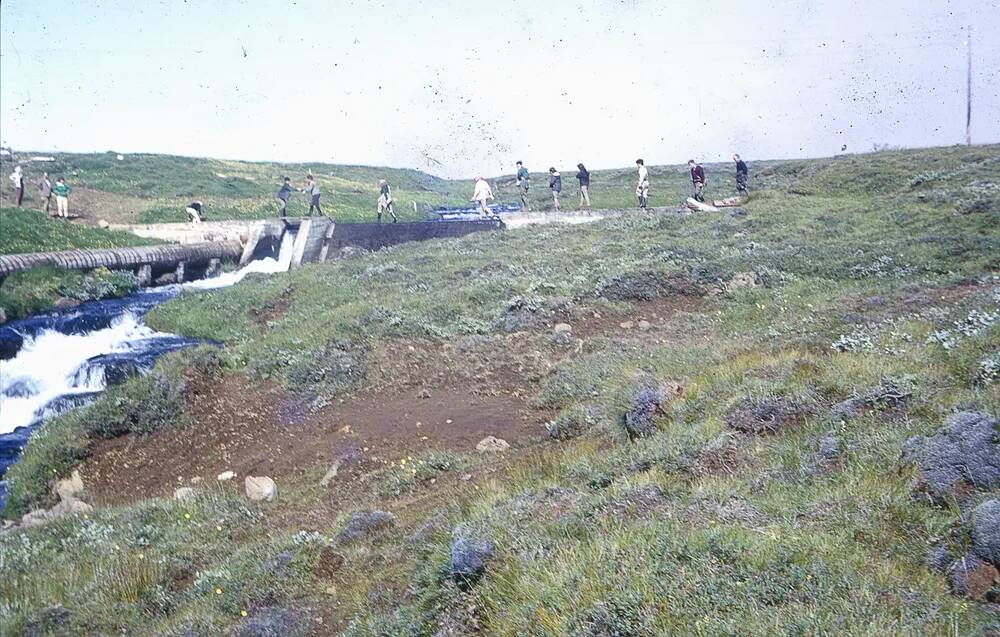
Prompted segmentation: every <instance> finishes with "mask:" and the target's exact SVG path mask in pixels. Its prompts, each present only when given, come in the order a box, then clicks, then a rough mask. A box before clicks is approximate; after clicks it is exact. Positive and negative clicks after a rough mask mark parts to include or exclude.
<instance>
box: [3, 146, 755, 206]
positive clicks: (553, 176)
mask: <svg viewBox="0 0 1000 637" xmlns="http://www.w3.org/2000/svg"><path fill="white" fill-rule="evenodd" d="M733 161H734V162H735V163H736V191H737V192H738V193H740V194H741V195H746V194H747V178H748V176H749V174H750V170H749V168H747V164H746V162H744V161H743V160H742V159H741V158H740V156H739V155H733ZM635 164H636V168H637V173H638V175H637V176H638V181H637V183H636V187H635V196H636V199H637V200H638V204H639V209H641V210H646V209H648V207H649V169H647V168H646V165H645V162H644V161H643V160H642V159H637V160H635ZM515 167H516V168H517V172H516V173H515V183H516V185H517V189H518V194H519V196H520V199H521V207H522V209H523V210H526V211H530V210H531V204H530V203H529V202H528V192H529V188H530V181H531V175H530V173H529V172H528V169H527V168H525V166H524V163H523V162H521V161H518V162H516V163H515ZM576 168H577V173H576V179H577V181H578V182H579V185H580V204H579V207H580V208H581V209H585V210H588V211H589V210H590V209H591V204H590V171H588V170H587V168H586V166H584V165H583V164H577V165H576ZM688 169H689V170H690V172H691V197H692V198H693V199H695V200H697V201H705V186H706V184H707V183H708V181H707V179H706V178H705V169H704V168H702V167H701V166H700V165H699V164H698V162H696V161H695V160H693V159H692V160H689V161H688ZM10 180H11V182H13V184H14V199H15V201H16V203H17V205H18V206H20V205H21V202H22V201H23V200H24V173H23V171H22V169H21V167H20V166H17V167H16V168H14V172H13V173H11V175H10ZM36 186H37V188H38V194H39V197H40V198H41V201H42V204H43V210H44V211H45V212H46V213H49V214H51V213H50V209H51V205H52V197H53V196H55V198H56V208H57V216H59V217H61V218H64V219H65V218H67V217H68V216H69V192H70V187H69V185H68V184H67V183H66V180H65V179H64V178H63V177H60V178H59V179H57V180H56V183H54V184H53V183H52V181H51V180H50V179H49V174H48V173H43V174H42V178H41V179H40V180H39V181H38V183H37V184H36ZM296 190H297V191H298V192H302V193H306V194H308V195H309V213H308V215H309V216H310V217H311V216H312V214H313V210H315V211H316V213H317V214H319V215H320V216H323V209H322V208H321V207H320V204H319V199H320V195H321V194H322V193H321V191H320V188H319V183H318V182H317V181H316V178H315V177H314V176H313V175H312V174H308V175H306V181H305V185H304V187H302V188H295V187H293V186H292V180H291V178H289V177H285V178H284V179H283V181H282V185H281V189H280V190H278V195H277V198H278V215H279V216H280V217H281V218H282V219H284V218H285V216H286V209H287V207H288V199H289V198H290V197H291V195H292V192H295V191H296ZM549 190H550V191H551V192H552V204H553V206H554V207H555V209H556V211H558V210H560V205H559V195H560V194H561V193H562V175H561V174H560V173H559V171H558V170H556V168H555V167H554V166H553V167H552V168H549ZM378 193H379V194H378V202H377V204H376V219H377V221H378V223H381V222H382V214H383V213H388V214H389V215H390V216H391V217H392V221H393V223H395V222H397V221H399V218H398V217H397V216H396V212H395V210H394V209H393V201H392V189H391V188H390V187H389V184H388V182H387V181H386V180H385V179H379V181H378ZM493 199H494V195H493V189H492V188H491V187H490V184H489V182H487V181H486V178H485V177H483V176H479V177H476V185H475V189H474V191H473V194H472V200H473V201H475V202H476V203H478V204H479V217H480V218H481V219H485V218H487V217H493V218H495V217H496V216H497V215H496V214H494V213H493V212H492V211H491V210H490V208H489V202H490V201H491V200H493ZM203 206H204V204H203V203H202V202H200V201H193V202H191V203H190V204H188V206H187V208H186V212H187V215H188V220H189V221H191V222H193V223H201V221H202V220H203V219H204V213H203Z"/></svg>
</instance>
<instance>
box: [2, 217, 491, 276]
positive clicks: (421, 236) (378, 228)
mask: <svg viewBox="0 0 1000 637" xmlns="http://www.w3.org/2000/svg"><path fill="white" fill-rule="evenodd" d="M503 227H504V224H503V222H501V221H431V222H404V223H386V224H381V223H341V224H337V223H335V222H334V220H333V219H331V218H330V217H306V218H295V219H291V218H290V219H264V220H256V221H245V222H239V221H222V222H214V223H213V222H205V223H199V224H191V223H169V224H149V225H140V226H114V228H116V229H119V230H125V231H129V232H132V233H134V234H137V235H139V236H142V237H148V238H154V239H160V240H163V241H173V242H177V243H173V244H170V245H162V246H146V247H138V248H106V249H98V250H69V251H66V252H35V253H31V254H10V255H0V280H3V278H4V277H6V276H7V275H9V274H11V273H13V272H18V271H20V270H26V269H28V268H31V267H35V266H38V265H42V264H46V263H48V264H52V265H55V266H58V267H60V268H66V269H71V270H92V269H94V268H101V267H103V268H108V269H109V270H132V271H134V272H136V274H137V275H138V276H139V279H140V281H141V283H142V284H143V285H150V284H151V283H152V282H153V281H155V280H156V279H157V278H158V277H160V276H161V275H163V274H167V273H172V274H173V276H172V277H170V279H171V280H173V281H177V282H181V281H184V280H186V279H191V278H195V277H199V276H206V277H211V276H214V275H215V274H217V273H218V271H219V268H220V265H221V263H222V262H223V261H238V262H239V264H240V265H245V264H247V263H249V262H250V261H255V260H257V259H263V258H267V257H271V258H274V259H277V258H278V252H279V250H280V248H281V243H282V238H283V237H284V236H285V233H286V232H291V233H294V236H295V241H294V244H293V248H292V260H291V265H290V267H291V268H297V267H299V266H301V265H303V264H306V263H322V262H324V261H326V260H327V258H328V257H330V258H332V257H335V256H336V254H337V252H338V251H340V250H341V249H342V248H346V247H349V246H350V247H357V248H360V249H362V250H380V249H382V248H385V247H388V246H392V245H397V244H400V243H406V242H409V241H424V240H427V239H442V238H448V237H461V236H464V235H467V234H470V233H473V232H483V231H488V230H498V229H501V228H503Z"/></svg>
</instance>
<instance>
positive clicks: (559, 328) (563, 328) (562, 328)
mask: <svg viewBox="0 0 1000 637" xmlns="http://www.w3.org/2000/svg"><path fill="white" fill-rule="evenodd" d="M552 331H553V332H555V333H556V334H569V333H570V332H572V331H573V327H572V326H571V325H570V324H569V323H556V325H555V327H553V328H552Z"/></svg>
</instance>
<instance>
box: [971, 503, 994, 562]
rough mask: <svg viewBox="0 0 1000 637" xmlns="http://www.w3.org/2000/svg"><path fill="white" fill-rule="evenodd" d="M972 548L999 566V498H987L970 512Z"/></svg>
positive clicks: (977, 553)
mask: <svg viewBox="0 0 1000 637" xmlns="http://www.w3.org/2000/svg"><path fill="white" fill-rule="evenodd" d="M972 550H973V551H974V552H975V554H976V555H978V556H979V557H981V558H983V559H984V560H989V561H990V562H993V564H995V565H997V566H1000V499H997V498H994V499H993V500H987V501H986V502H983V503H982V504H980V505H979V506H978V507H976V509H975V510H974V511H973V512H972Z"/></svg>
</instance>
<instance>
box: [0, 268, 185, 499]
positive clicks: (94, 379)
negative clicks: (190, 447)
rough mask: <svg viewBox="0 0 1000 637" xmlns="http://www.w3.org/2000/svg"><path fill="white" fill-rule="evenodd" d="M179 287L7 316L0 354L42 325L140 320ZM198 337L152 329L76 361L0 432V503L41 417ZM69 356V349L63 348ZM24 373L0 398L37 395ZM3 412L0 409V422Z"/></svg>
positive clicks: (75, 329) (9, 355) (75, 328)
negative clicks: (48, 394) (22, 418)
mask: <svg viewBox="0 0 1000 637" xmlns="http://www.w3.org/2000/svg"><path fill="white" fill-rule="evenodd" d="M179 290H180V288H179V286H166V287H161V288H150V289H146V290H142V291H140V292H137V293H135V294H132V295H130V296H127V297H124V298H121V299H109V300H106V301H92V302H89V303H84V304H82V305H80V306H78V307H75V308H72V309H67V310H60V311H54V312H48V313H45V314H41V315H37V316H32V317H30V318H27V319H23V320H18V321H12V322H10V323H7V324H5V325H3V326H0V359H5V360H9V359H13V358H14V357H15V356H16V355H17V353H18V351H19V350H20V349H21V346H22V345H23V344H24V341H25V339H26V338H31V337H34V336H37V335H39V334H42V333H43V332H46V331H48V330H51V331H54V332H58V333H60V334H67V335H73V334H75V335H86V334H90V333H92V332H95V331H98V330H103V329H106V328H108V327H110V326H111V325H112V323H113V322H114V321H115V320H116V319H119V318H121V317H123V316H125V315H126V314H132V315H134V316H135V317H137V318H139V319H140V320H141V317H143V316H145V314H146V313H147V312H149V310H151V309H152V308H154V307H156V306H157V305H159V304H161V303H164V302H165V301H168V300H170V299H172V298H173V297H174V296H176V295H177V293H178V292H179ZM200 342H202V341H198V340H196V339H191V338H185V337H182V336H176V335H171V334H157V335H156V336H155V337H150V338H138V339H135V340H131V341H129V342H128V344H127V349H126V351H115V352H113V353H106V354H100V355H97V356H91V357H89V358H85V359H83V360H81V361H80V362H79V364H78V365H77V366H76V367H75V369H74V371H73V372H72V373H71V374H70V376H69V377H67V379H66V386H67V392H66V393H65V394H62V395H57V396H55V397H53V398H52V399H51V400H48V401H47V402H45V403H44V404H43V405H41V406H40V407H39V408H38V409H37V410H36V411H35V412H34V416H33V418H32V421H31V423H30V424H28V425H27V426H21V427H17V428H16V429H14V430H13V431H10V432H7V433H0V508H2V506H3V504H4V500H5V495H6V485H5V484H4V482H3V480H2V478H3V476H4V474H5V473H6V471H7V469H8V468H9V467H10V466H11V465H12V464H13V463H14V462H15V461H16V460H17V458H18V456H19V455H20V453H21V449H22V448H23V447H24V445H25V444H26V443H27V441H28V438H29V437H30V436H31V433H32V432H33V431H34V430H35V429H36V428H37V427H38V426H39V425H41V424H42V423H43V422H44V421H45V420H47V419H48V418H51V417H52V416H55V415H57V414H60V413H63V412H65V411H68V410H70V409H73V408H76V407H80V406H83V405H86V404H88V403H90V402H92V401H93V400H94V399H95V398H96V397H97V396H99V395H100V394H101V393H102V392H101V391H100V390H98V391H90V390H89V388H91V387H101V388H107V387H110V386H113V385H117V384H119V383H122V382H124V381H125V380H126V379H128V378H129V377H131V376H134V375H136V374H142V373H147V372H149V371H150V370H151V369H152V367H153V365H154V364H155V362H156V360H157V359H158V358H159V357H160V356H163V355H164V354H167V353H169V352H174V351H177V350H180V349H183V348H186V347H191V346H193V345H196V344H198V343H200ZM65 354H66V355H67V356H72V355H73V353H72V352H66V353H65ZM35 385H36V384H35V383H34V382H33V381H32V379H30V378H24V379H21V378H20V377H19V379H18V380H17V381H16V382H13V383H8V385H7V386H6V387H4V389H3V395H2V396H0V399H2V398H3V397H8V398H11V399H14V398H17V397H24V396H31V395H39V396H40V394H38V387H37V386H35ZM2 419H3V414H0V421H2Z"/></svg>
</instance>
